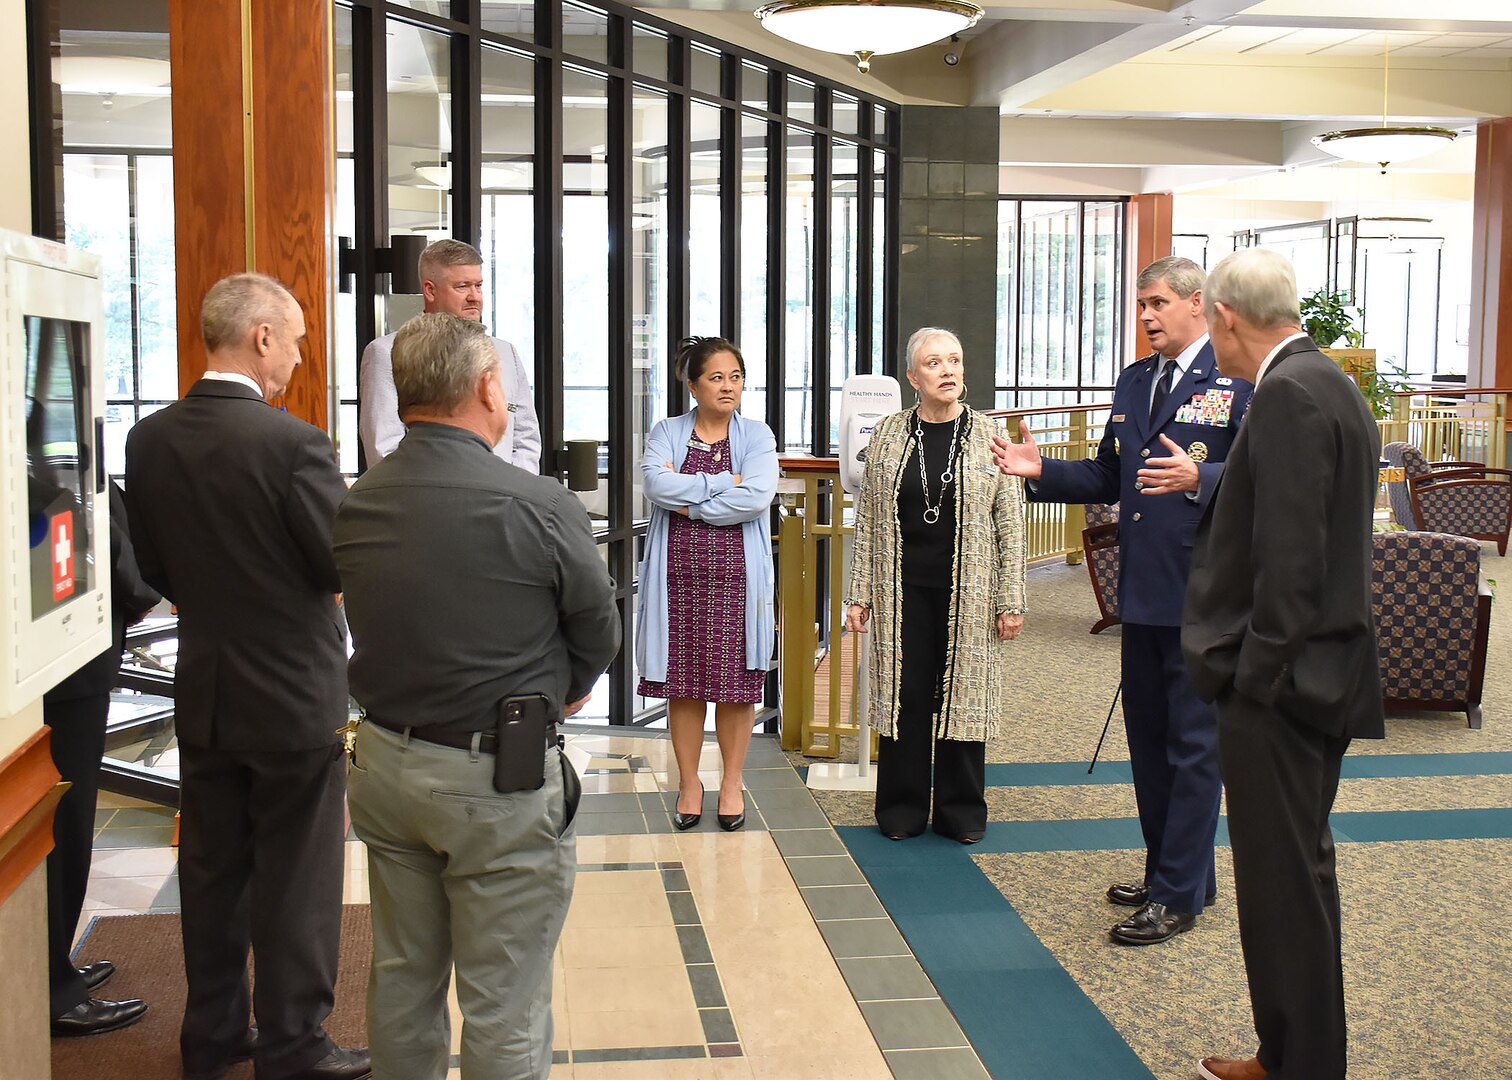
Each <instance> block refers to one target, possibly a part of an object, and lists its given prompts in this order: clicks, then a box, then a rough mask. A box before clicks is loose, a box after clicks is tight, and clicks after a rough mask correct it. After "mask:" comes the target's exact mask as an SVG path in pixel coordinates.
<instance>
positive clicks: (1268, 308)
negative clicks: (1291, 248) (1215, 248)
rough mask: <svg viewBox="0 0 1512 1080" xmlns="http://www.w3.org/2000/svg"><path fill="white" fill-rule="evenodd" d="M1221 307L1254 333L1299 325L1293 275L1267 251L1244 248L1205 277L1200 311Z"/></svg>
mask: <svg viewBox="0 0 1512 1080" xmlns="http://www.w3.org/2000/svg"><path fill="white" fill-rule="evenodd" d="M1218 304H1222V305H1223V306H1224V307H1226V308H1228V309H1229V310H1230V311H1232V312H1233V313H1234V314H1235V315H1237V316H1239V317H1240V318H1241V319H1243V320H1244V321H1245V322H1247V323H1249V324H1250V325H1251V326H1253V327H1254V328H1255V329H1257V330H1277V329H1280V328H1281V327H1284V326H1301V325H1302V313H1301V311H1300V310H1299V308H1298V302H1297V273H1296V271H1295V270H1293V269H1292V264H1291V262H1290V261H1289V260H1288V259H1287V258H1286V256H1285V255H1282V254H1281V253H1280V252H1278V251H1274V250H1272V249H1270V248H1245V249H1244V250H1242V251H1236V252H1234V253H1233V254H1232V255H1229V256H1228V257H1226V258H1225V259H1224V260H1223V261H1222V262H1220V263H1219V264H1218V265H1217V266H1215V267H1214V268H1213V272H1212V273H1211V274H1209V275H1208V280H1207V290H1206V291H1205V292H1204V293H1203V294H1202V306H1203V308H1204V309H1205V310H1206V311H1208V312H1211V311H1212V310H1213V308H1214V306H1216V305H1218Z"/></svg>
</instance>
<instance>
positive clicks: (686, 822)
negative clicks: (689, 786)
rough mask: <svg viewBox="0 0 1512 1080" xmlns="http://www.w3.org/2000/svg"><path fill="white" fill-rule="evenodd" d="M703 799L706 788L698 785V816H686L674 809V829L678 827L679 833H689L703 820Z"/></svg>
mask: <svg viewBox="0 0 1512 1080" xmlns="http://www.w3.org/2000/svg"><path fill="white" fill-rule="evenodd" d="M703 798H704V787H703V785H702V784H699V785H698V813H696V814H684V813H683V812H682V811H681V810H675V809H674V811H673V814H672V824H673V826H674V827H676V829H677V831H678V832H687V831H688V830H689V829H691V828H693V826H695V825H697V824H698V823H699V822H700V821H702V820H703Z"/></svg>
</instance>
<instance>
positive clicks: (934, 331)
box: [903, 326, 962, 371]
mask: <svg viewBox="0 0 1512 1080" xmlns="http://www.w3.org/2000/svg"><path fill="white" fill-rule="evenodd" d="M937 337H942V338H949V339H950V340H951V341H953V342H955V347H956V352H962V349H961V339H960V338H958V337H956V335H955V331H953V330H946V329H945V328H944V327H941V326H921V327H919V329H917V330H915V331H914V332H913V333H912V334H910V335H909V338H908V347H907V348H906V349H904V350H903V357H904V360H905V361H906V362H907V364H908V370H909V371H912V370H913V369H914V361H915V360H917V359H918V358H919V354H920V353H921V352H923V351H924V346H926V345H928V344H929V343H930V341H931V340H933V339H934V338H937Z"/></svg>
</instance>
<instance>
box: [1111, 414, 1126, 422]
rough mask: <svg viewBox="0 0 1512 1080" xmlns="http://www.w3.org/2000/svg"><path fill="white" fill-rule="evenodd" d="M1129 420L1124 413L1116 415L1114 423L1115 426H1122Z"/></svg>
mask: <svg viewBox="0 0 1512 1080" xmlns="http://www.w3.org/2000/svg"><path fill="white" fill-rule="evenodd" d="M1127 419H1128V417H1127V416H1126V415H1125V414H1123V413H1114V414H1113V422H1114V423H1115V424H1121V423H1123V422H1124V421H1125V420H1127Z"/></svg>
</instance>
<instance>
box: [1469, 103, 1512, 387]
mask: <svg viewBox="0 0 1512 1080" xmlns="http://www.w3.org/2000/svg"><path fill="white" fill-rule="evenodd" d="M1469 369H1470V370H1469V382H1470V385H1471V386H1509V385H1512V118H1506V117H1504V118H1502V119H1500V120H1491V121H1488V122H1487V123H1484V124H1481V125H1480V126H1479V127H1478V128H1476V132H1475V224H1474V242H1473V246H1472V248H1471V260H1470V361H1469Z"/></svg>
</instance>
